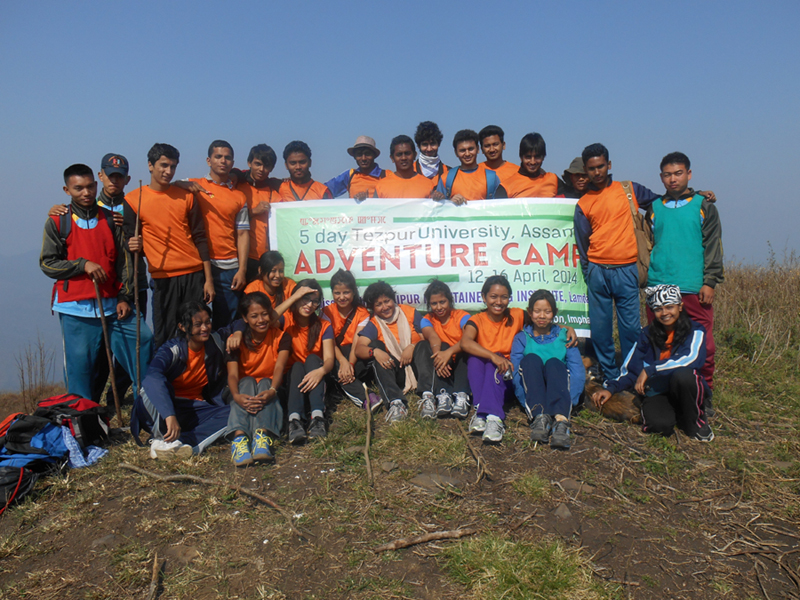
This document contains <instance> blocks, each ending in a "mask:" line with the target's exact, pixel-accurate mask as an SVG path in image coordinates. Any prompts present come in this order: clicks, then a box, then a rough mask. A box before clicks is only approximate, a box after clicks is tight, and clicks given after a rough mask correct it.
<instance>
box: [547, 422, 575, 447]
mask: <svg viewBox="0 0 800 600" xmlns="http://www.w3.org/2000/svg"><path fill="white" fill-rule="evenodd" d="M571 445H572V439H571V436H570V434H569V421H556V422H555V424H554V425H553V433H552V434H551V436H550V447H551V448H561V449H562V450H569V447H570V446H571Z"/></svg>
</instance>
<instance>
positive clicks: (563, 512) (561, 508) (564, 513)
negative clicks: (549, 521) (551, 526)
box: [553, 502, 572, 521]
mask: <svg viewBox="0 0 800 600" xmlns="http://www.w3.org/2000/svg"><path fill="white" fill-rule="evenodd" d="M553 514H554V515H555V516H556V517H557V518H559V519H561V520H562V521H566V520H567V519H571V518H572V512H571V511H570V510H569V509H568V508H567V505H566V504H564V503H563V502H562V503H561V504H559V505H558V507H557V508H556V509H555V510H554V511H553Z"/></svg>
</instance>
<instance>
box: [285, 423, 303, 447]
mask: <svg viewBox="0 0 800 600" xmlns="http://www.w3.org/2000/svg"><path fill="white" fill-rule="evenodd" d="M305 441H306V430H305V429H303V424H302V423H301V422H300V421H299V420H298V419H291V420H290V421H289V443H290V444H302V443H303V442H305Z"/></svg>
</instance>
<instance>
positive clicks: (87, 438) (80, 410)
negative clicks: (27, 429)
mask: <svg viewBox="0 0 800 600" xmlns="http://www.w3.org/2000/svg"><path fill="white" fill-rule="evenodd" d="M33 414H34V415H35V416H37V417H43V418H45V419H48V420H49V421H50V422H51V423H53V424H54V425H58V426H62V425H63V426H65V427H69V430H70V433H72V437H74V438H75V440H76V441H77V442H78V444H80V446H81V448H86V447H87V446H100V445H102V444H104V443H106V442H108V431H109V423H110V421H109V418H108V409H107V408H105V407H103V406H100V405H99V404H98V403H97V402H94V401H92V400H87V399H86V398H81V397H80V396H77V395H75V394H60V395H58V396H51V397H50V398H45V399H44V400H42V401H40V402H39V404H38V408H37V409H36V411H35V412H34V413H33Z"/></svg>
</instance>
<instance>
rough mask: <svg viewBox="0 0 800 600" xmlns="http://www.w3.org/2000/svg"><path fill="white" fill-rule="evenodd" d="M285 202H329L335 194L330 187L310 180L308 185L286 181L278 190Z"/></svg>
mask: <svg viewBox="0 0 800 600" xmlns="http://www.w3.org/2000/svg"><path fill="white" fill-rule="evenodd" d="M278 194H279V195H280V197H281V200H282V201H283V202H296V201H298V200H328V199H330V198H333V194H331V191H330V190H329V189H328V186H327V185H325V184H324V183H320V182H319V181H314V180H313V179H311V180H309V181H308V183H303V184H299V183H294V182H293V181H292V180H291V179H286V180H285V181H284V182H283V183H282V184H281V187H280V189H279V190H278Z"/></svg>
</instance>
